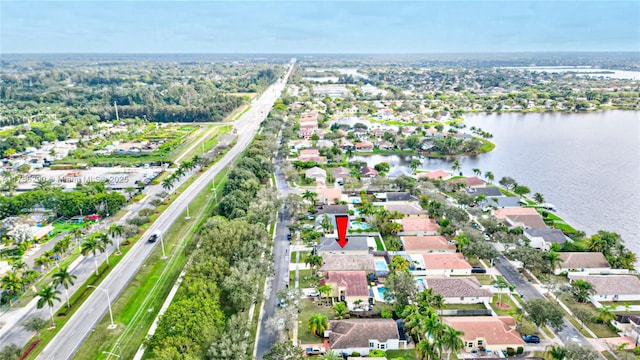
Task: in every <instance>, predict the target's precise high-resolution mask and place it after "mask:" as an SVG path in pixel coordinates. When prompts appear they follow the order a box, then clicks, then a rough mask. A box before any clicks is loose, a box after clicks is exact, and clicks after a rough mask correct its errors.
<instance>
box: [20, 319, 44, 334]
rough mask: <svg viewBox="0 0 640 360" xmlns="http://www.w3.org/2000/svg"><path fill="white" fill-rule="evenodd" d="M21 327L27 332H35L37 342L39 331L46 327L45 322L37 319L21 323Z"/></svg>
mask: <svg viewBox="0 0 640 360" xmlns="http://www.w3.org/2000/svg"><path fill="white" fill-rule="evenodd" d="M22 327H23V328H24V329H25V330H27V331H33V332H35V333H36V336H37V337H38V340H40V331H41V330H42V329H44V328H46V327H47V320H46V319H42V318H39V317H32V318H29V319H28V320H27V321H25V322H24V323H22Z"/></svg>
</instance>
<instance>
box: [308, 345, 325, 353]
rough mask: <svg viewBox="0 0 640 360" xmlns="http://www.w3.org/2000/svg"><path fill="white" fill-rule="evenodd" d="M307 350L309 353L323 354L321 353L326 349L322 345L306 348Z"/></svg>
mask: <svg viewBox="0 0 640 360" xmlns="http://www.w3.org/2000/svg"><path fill="white" fill-rule="evenodd" d="M305 352H306V353H307V355H321V354H324V353H325V352H326V351H325V350H324V348H321V347H312V348H306V349H305Z"/></svg>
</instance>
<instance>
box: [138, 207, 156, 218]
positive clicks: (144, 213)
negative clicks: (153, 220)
mask: <svg viewBox="0 0 640 360" xmlns="http://www.w3.org/2000/svg"><path fill="white" fill-rule="evenodd" d="M154 212H155V210H154V209H151V208H144V209H140V211H138V215H139V216H142V217H149V216H151V215H152V214H153V213H154Z"/></svg>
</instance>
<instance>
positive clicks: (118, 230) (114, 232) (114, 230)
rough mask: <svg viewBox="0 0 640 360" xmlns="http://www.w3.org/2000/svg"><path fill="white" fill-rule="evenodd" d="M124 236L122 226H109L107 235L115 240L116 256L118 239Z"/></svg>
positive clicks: (118, 244) (118, 251)
mask: <svg viewBox="0 0 640 360" xmlns="http://www.w3.org/2000/svg"><path fill="white" fill-rule="evenodd" d="M122 234H124V226H122V225H118V224H111V226H109V235H111V237H112V238H114V239H115V240H116V255H119V254H120V237H121V236H122Z"/></svg>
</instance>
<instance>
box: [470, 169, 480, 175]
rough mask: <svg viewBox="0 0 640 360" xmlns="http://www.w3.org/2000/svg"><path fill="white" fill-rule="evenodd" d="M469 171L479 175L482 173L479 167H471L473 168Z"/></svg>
mask: <svg viewBox="0 0 640 360" xmlns="http://www.w3.org/2000/svg"><path fill="white" fill-rule="evenodd" d="M471 171H473V174H474V175H475V176H481V175H482V171H480V169H478V168H473V169H471Z"/></svg>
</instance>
